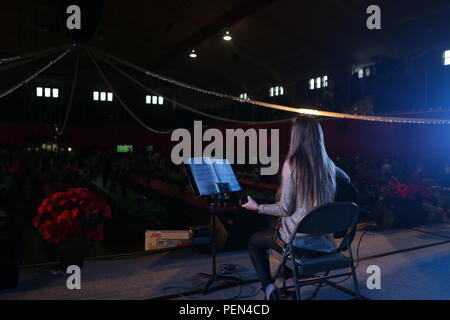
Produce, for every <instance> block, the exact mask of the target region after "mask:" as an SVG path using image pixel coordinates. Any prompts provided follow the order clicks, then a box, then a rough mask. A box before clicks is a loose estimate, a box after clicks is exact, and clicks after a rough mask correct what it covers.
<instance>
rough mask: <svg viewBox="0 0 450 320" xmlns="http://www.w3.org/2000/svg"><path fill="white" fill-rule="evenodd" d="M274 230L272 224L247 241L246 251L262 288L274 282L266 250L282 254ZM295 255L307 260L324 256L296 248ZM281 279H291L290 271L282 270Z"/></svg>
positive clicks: (320, 253) (274, 227)
mask: <svg viewBox="0 0 450 320" xmlns="http://www.w3.org/2000/svg"><path fill="white" fill-rule="evenodd" d="M276 230H277V229H276V226H275V224H272V225H271V226H270V228H268V229H266V230H263V231H259V232H257V233H255V234H253V235H252V236H251V237H250V239H249V240H248V251H249V254H250V258H251V260H252V263H253V266H254V268H255V271H256V274H257V275H258V278H259V280H260V281H261V284H262V286H263V288H265V287H267V286H268V285H269V284H271V283H273V282H274V279H273V278H272V275H271V273H270V263H269V255H268V253H267V250H268V249H273V250H276V251H278V252H279V253H282V252H283V249H282V248H281V247H280V246H279V245H278V244H277V243H276V241H275V233H276V232H277V231H276ZM296 253H297V255H300V256H302V257H309V258H313V257H317V256H320V255H323V254H324V253H322V252H317V251H311V250H307V249H298V248H297V249H296ZM282 277H283V278H285V279H286V278H290V277H292V271H291V270H289V269H283V274H282Z"/></svg>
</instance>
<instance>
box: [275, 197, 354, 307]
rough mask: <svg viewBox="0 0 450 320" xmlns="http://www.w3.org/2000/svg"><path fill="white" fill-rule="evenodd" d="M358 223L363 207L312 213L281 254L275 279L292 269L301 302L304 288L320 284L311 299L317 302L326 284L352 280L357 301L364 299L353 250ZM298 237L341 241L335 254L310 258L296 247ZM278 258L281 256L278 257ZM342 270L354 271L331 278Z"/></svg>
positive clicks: (332, 206)
mask: <svg viewBox="0 0 450 320" xmlns="http://www.w3.org/2000/svg"><path fill="white" fill-rule="evenodd" d="M358 219H359V207H358V206H357V205H356V204H354V203H353V202H333V203H329V204H325V205H322V206H319V207H317V208H315V209H313V210H311V211H310V212H309V213H308V214H306V215H305V216H304V218H303V219H302V220H301V221H300V222H299V223H298V225H297V227H296V231H295V232H294V233H293V234H292V235H291V238H290V239H289V242H288V243H287V244H286V246H285V248H284V251H283V253H282V254H281V255H280V254H278V259H279V260H280V261H281V263H280V265H279V266H278V268H277V271H276V272H275V277H276V278H277V277H278V276H279V274H280V271H281V269H282V268H283V267H286V268H289V269H291V270H292V271H293V274H294V280H295V293H296V298H297V299H298V300H300V299H301V292H300V289H301V287H303V286H306V285H313V284H318V287H317V288H316V289H315V291H314V293H313V295H312V296H311V298H314V297H315V296H316V295H317V293H318V292H319V290H320V288H321V287H322V286H323V284H324V283H325V282H326V283H328V284H331V285H332V284H333V282H331V281H329V279H333V278H340V277H344V276H348V277H349V276H352V278H353V284H354V286H355V296H356V298H357V299H361V295H360V293H359V287H358V280H357V278H356V272H355V265H354V262H353V253H352V248H351V243H352V240H353V236H354V234H355V230H356V225H357V223H358ZM297 233H306V234H312V235H321V234H334V238H335V239H340V243H339V244H338V246H337V249H336V250H335V251H334V252H331V253H323V254H320V255H314V256H313V257H307V256H305V251H304V249H303V250H302V249H300V248H296V247H295V246H294V240H295V235H296V234H297ZM274 255H275V256H277V253H275V254H274ZM341 269H350V270H349V271H348V272H343V273H338V274H333V275H330V272H331V271H333V270H341ZM322 272H324V275H323V276H315V275H316V274H318V273H322ZM290 288H292V286H291V287H290ZM285 289H288V288H285Z"/></svg>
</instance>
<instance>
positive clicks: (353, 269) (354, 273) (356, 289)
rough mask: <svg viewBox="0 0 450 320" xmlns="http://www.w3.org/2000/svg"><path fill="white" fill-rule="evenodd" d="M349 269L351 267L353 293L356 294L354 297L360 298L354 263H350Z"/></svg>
mask: <svg viewBox="0 0 450 320" xmlns="http://www.w3.org/2000/svg"><path fill="white" fill-rule="evenodd" d="M351 269H352V278H353V285H354V286H355V294H356V299H358V300H361V299H362V298H361V294H360V293H359V285H358V279H357V278H356V270H355V265H354V264H353V262H352V264H351Z"/></svg>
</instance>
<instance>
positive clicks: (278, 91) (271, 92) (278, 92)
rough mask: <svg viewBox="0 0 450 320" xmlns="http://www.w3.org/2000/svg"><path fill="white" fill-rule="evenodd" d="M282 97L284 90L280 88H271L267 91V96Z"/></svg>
mask: <svg viewBox="0 0 450 320" xmlns="http://www.w3.org/2000/svg"><path fill="white" fill-rule="evenodd" d="M282 95H284V88H283V87H282V86H276V87H271V88H270V89H269V96H271V97H277V96H282Z"/></svg>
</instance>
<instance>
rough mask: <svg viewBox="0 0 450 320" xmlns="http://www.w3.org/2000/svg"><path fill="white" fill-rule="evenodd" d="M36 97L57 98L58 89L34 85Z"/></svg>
mask: <svg viewBox="0 0 450 320" xmlns="http://www.w3.org/2000/svg"><path fill="white" fill-rule="evenodd" d="M36 97H45V98H59V89H58V88H43V87H36Z"/></svg>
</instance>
